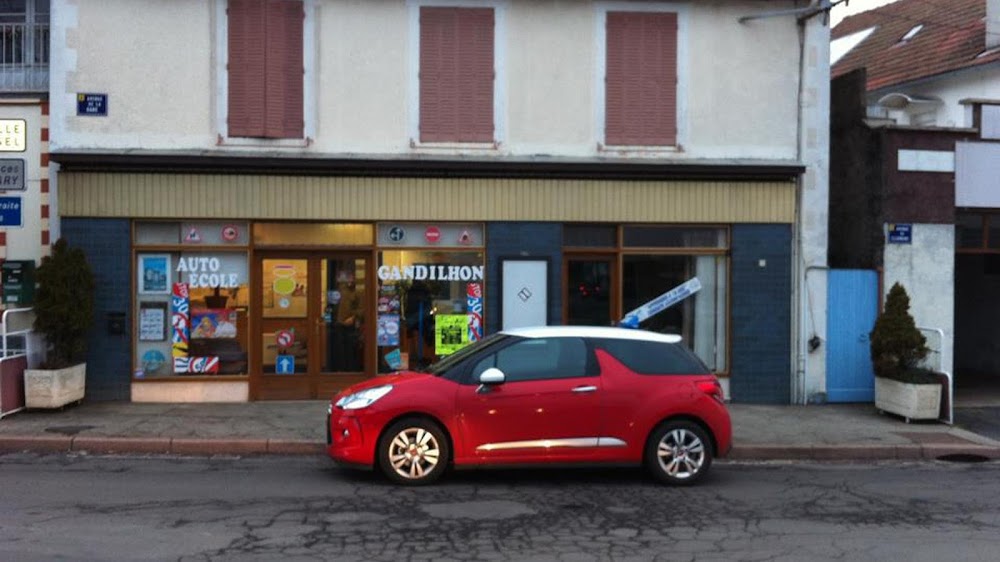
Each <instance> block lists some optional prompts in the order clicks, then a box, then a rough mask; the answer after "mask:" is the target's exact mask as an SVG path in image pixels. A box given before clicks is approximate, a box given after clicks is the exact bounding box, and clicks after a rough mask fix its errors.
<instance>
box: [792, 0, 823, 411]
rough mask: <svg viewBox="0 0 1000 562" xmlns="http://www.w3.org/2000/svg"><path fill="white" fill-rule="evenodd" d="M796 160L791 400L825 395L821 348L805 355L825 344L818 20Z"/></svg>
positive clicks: (811, 26)
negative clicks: (811, 344)
mask: <svg viewBox="0 0 1000 562" xmlns="http://www.w3.org/2000/svg"><path fill="white" fill-rule="evenodd" d="M801 64H802V87H801V88H802V89H801V93H800V99H801V101H800V105H801V118H800V119H799V156H798V157H799V161H801V162H802V163H803V164H805V165H806V172H805V174H804V175H803V176H802V178H801V179H800V196H799V205H798V213H799V222H798V224H796V243H797V247H796V249H795V251H796V255H795V256H794V258H795V262H794V263H795V265H796V266H797V268H798V270H797V272H796V274H797V283H798V284H797V291H796V295H795V299H796V300H795V302H794V305H796V306H795V308H794V309H793V310H796V311H797V312H796V313H793V316H794V318H795V319H796V321H797V322H798V323H799V324H798V325H797V330H796V332H795V334H794V335H793V342H794V345H793V350H794V351H793V354H794V355H795V357H794V362H793V364H794V365H796V372H795V374H794V375H793V379H792V401H793V402H799V403H805V402H811V401H813V400H818V397H820V396H825V393H826V351H827V346H826V345H822V344H821V345H820V346H819V347H817V348H816V349H815V350H813V351H809V349H808V347H807V342H808V341H809V339H810V338H812V337H813V336H816V337H818V338H819V340H820V341H821V342H825V341H826V340H827V336H826V334H827V325H826V323H827V314H826V304H825V303H826V302H827V287H828V280H827V272H828V269H827V266H828V262H827V246H828V240H829V228H828V223H829V219H830V160H829V154H830V28H829V27H828V26H827V25H826V23H825V22H824V21H823V17H822V16H818V17H813V18H810V19H809V20H807V21H806V27H805V34H804V49H803V53H802V61H801Z"/></svg>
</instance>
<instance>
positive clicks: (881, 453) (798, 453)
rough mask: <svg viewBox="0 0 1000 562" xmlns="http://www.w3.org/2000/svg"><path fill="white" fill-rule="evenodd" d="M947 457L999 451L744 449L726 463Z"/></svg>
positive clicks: (998, 454)
mask: <svg viewBox="0 0 1000 562" xmlns="http://www.w3.org/2000/svg"><path fill="white" fill-rule="evenodd" d="M949 455H972V456H976V457H983V458H986V459H990V460H996V459H1000V447H996V446H988V445H947V444H932V445H929V444H925V445H744V446H741V447H733V449H732V451H731V452H730V453H729V455H728V456H727V457H726V460H737V461H807V460H809V461H893V460H895V461H919V460H923V461H932V460H938V459H940V458H941V457H945V456H949Z"/></svg>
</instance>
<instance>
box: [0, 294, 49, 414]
mask: <svg viewBox="0 0 1000 562" xmlns="http://www.w3.org/2000/svg"><path fill="white" fill-rule="evenodd" d="M34 321H35V314H34V311H33V309H31V308H8V309H7V310H4V311H3V314H2V315H0V419H2V418H4V417H6V416H9V415H10V414H13V413H15V412H20V411H21V410H23V409H24V369H26V368H27V369H31V368H33V367H36V366H38V364H39V363H40V362H41V360H42V356H41V355H42V352H43V346H42V344H41V340H40V339H39V338H38V334H36V333H35V332H34V330H33V328H32V324H33V323H34Z"/></svg>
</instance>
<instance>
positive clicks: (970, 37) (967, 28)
mask: <svg viewBox="0 0 1000 562" xmlns="http://www.w3.org/2000/svg"><path fill="white" fill-rule="evenodd" d="M985 18H986V0H898V1H897V2H894V3H892V4H887V5H885V6H882V7H881V8H876V9H874V10H870V11H868V12H862V13H860V14H857V15H854V16H851V17H847V18H845V19H844V20H843V21H842V22H840V24H839V25H837V27H835V28H833V30H832V31H831V38H832V39H837V38H840V37H844V36H847V35H850V34H852V33H855V32H859V31H863V30H866V29H869V28H872V27H874V28H875V31H874V32H873V33H872V34H871V35H869V36H868V38H867V39H865V40H864V41H862V42H861V43H860V44H858V45H857V46H856V47H854V49H852V50H851V51H850V52H848V53H847V54H846V55H844V56H843V57H842V58H841V59H840V60H839V61H837V63H836V64H834V65H833V67H832V68H831V69H830V71H831V75H832V76H833V77H837V76H840V75H842V74H846V73H847V72H850V71H852V70H855V69H857V68H862V67H864V68H867V75H868V90H869V91H871V90H878V89H880V88H884V87H886V86H893V85H896V84H901V83H904V82H910V81H912V80H916V79H920V78H926V77H930V76H936V75H938V74H942V73H946V72H951V71H954V70H959V69H962V68H969V67H973V66H979V65H983V64H987V63H991V62H994V61H998V60H1000V49H997V50H995V51H994V52H990V53H989V54H986V55H984V56H979V55H981V54H983V52H984V51H986V23H985ZM918 25H923V28H922V29H921V30H920V32H919V33H917V34H916V35H915V36H914V37H913V38H912V39H910V40H908V41H906V42H902V41H901V39H902V38H903V36H904V35H906V33H907V32H908V31H910V30H911V29H913V28H914V27H916V26H918Z"/></svg>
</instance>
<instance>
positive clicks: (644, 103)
mask: <svg viewBox="0 0 1000 562" xmlns="http://www.w3.org/2000/svg"><path fill="white" fill-rule="evenodd" d="M606 68H607V75H606V78H605V143H606V144H608V145H612V146H614V145H642V146H673V145H675V144H677V14H675V13H662V12H608V15H607V61H606Z"/></svg>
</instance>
